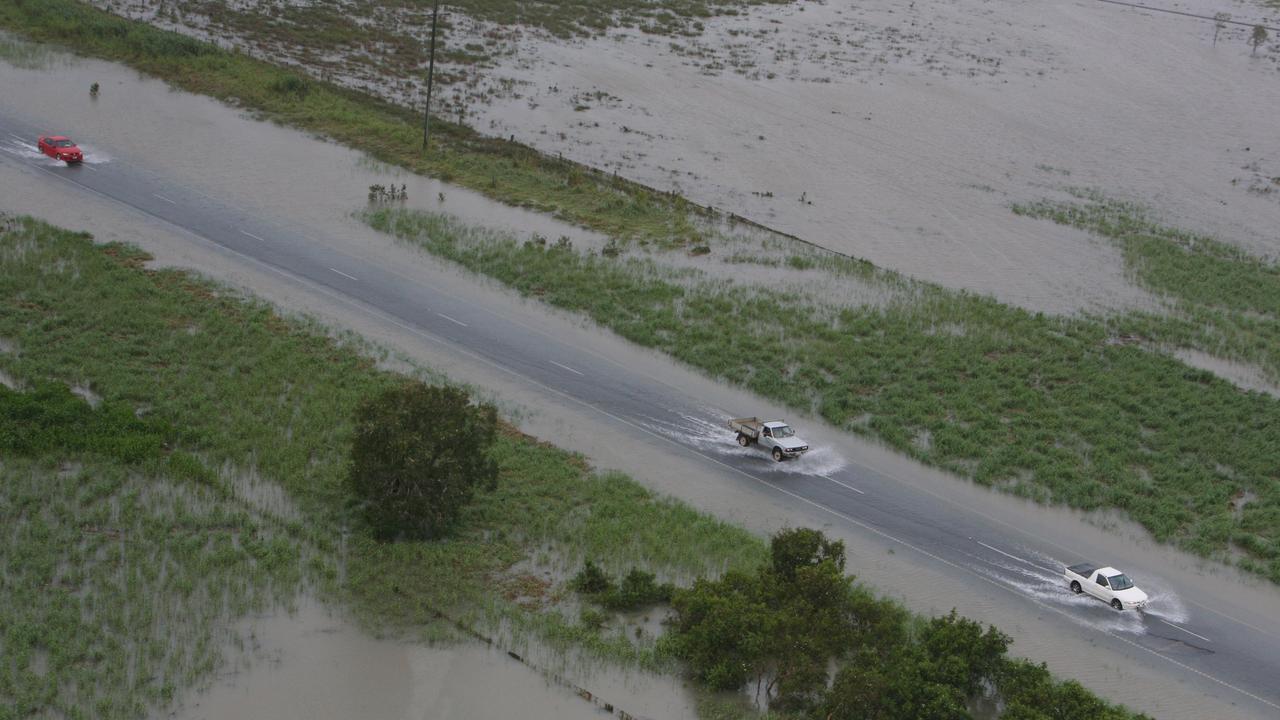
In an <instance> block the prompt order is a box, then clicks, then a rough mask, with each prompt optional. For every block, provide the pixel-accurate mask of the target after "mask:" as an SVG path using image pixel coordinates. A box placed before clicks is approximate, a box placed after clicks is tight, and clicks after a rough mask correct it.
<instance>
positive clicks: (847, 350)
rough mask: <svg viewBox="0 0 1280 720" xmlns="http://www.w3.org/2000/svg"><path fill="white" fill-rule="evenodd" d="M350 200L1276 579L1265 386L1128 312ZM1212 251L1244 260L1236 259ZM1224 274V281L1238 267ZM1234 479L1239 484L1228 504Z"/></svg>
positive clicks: (640, 327)
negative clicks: (759, 276) (1169, 344)
mask: <svg viewBox="0 0 1280 720" xmlns="http://www.w3.org/2000/svg"><path fill="white" fill-rule="evenodd" d="M364 217H365V219H366V221H367V222H369V223H370V224H371V225H372V226H373V227H375V228H378V229H380V230H384V231H387V232H390V233H393V234H395V235H396V236H398V237H400V238H403V239H405V240H407V241H410V242H413V243H417V244H419V245H421V246H422V247H424V248H425V249H427V250H428V251H430V252H432V253H434V254H437V255H440V256H442V257H446V258H448V259H450V260H453V261H455V262H458V263H460V264H461V265H463V266H465V267H467V268H469V269H471V270H473V271H475V272H477V273H481V274H484V275H487V276H490V277H494V278H497V279H498V280H500V281H502V282H504V283H507V284H508V285H510V286H512V287H514V288H516V289H518V290H519V291H521V292H522V293H525V294H528V295H537V296H540V297H541V298H542V299H543V300H545V301H546V302H548V303H550V304H552V305H555V306H557V307H561V308H564V309H567V310H571V311H575V312H580V313H583V314H585V315H587V316H589V317H591V318H592V319H593V320H595V321H596V322H598V323H600V324H601V325H603V326H605V327H608V328H611V329H613V330H615V331H616V332H618V333H619V334H620V335H622V336H623V337H626V338H627V339H629V340H632V341H634V342H636V343H639V344H641V345H645V346H648V347H654V348H657V349H660V350H662V351H664V352H666V353H669V354H670V355H672V356H673V357H675V358H677V359H679V360H681V361H683V362H686V363H688V364H690V365H692V366H694V367H697V368H700V369H702V370H704V371H706V372H707V373H709V374H710V375H712V376H713V377H717V378H721V379H725V380H728V381H731V382H735V383H738V384H740V385H743V386H745V387H747V388H749V389H751V390H752V391H755V392H758V393H760V394H762V395H764V396H766V397H770V398H774V399H776V400H779V401H781V402H784V403H787V404H789V405H791V406H793V407H797V408H802V409H811V410H812V411H814V412H815V413H818V414H820V415H821V416H822V417H824V418H825V419H827V420H828V421H830V422H832V423H833V424H835V425H837V426H841V427H844V428H847V429H849V430H852V431H855V432H860V433H864V434H867V435H870V436H873V437H876V438H879V439H881V440H883V441H885V442H887V443H888V444H890V445H891V446H893V447H895V448H898V449H900V450H902V451H903V452H905V453H907V454H909V455H911V456H913V457H916V458H919V459H921V460H923V461H925V462H929V463H932V464H935V465H938V466H941V467H944V468H947V469H949V470H952V471H955V472H958V473H960V474H963V475H966V476H969V477H972V478H974V479H975V480H976V481H978V482H980V483H983V484H986V485H992V486H996V487H999V488H1001V489H1004V490H1007V491H1010V492H1014V493H1018V494H1022V495H1026V496H1029V497H1033V498H1036V499H1038V500H1041V501H1046V502H1056V503H1064V504H1069V505H1071V506H1074V507H1079V508H1085V509H1096V508H1119V509H1121V510H1123V511H1125V512H1126V513H1128V514H1129V515H1131V516H1132V517H1133V518H1135V519H1136V520H1137V521H1139V522H1140V523H1142V524H1143V525H1144V526H1145V527H1147V528H1148V529H1149V530H1151V532H1152V533H1153V534H1154V535H1155V536H1156V537H1157V538H1158V539H1160V540H1162V541H1167V542H1173V543H1176V544H1177V545H1179V546H1180V547H1183V548H1186V549H1188V550H1191V551H1193V552H1196V553H1199V554H1201V555H1206V556H1214V557H1219V558H1223V559H1225V560H1228V561H1235V562H1237V563H1238V564H1240V565H1241V566H1242V567H1245V568H1247V569H1249V570H1251V571H1253V572H1257V573H1259V574H1261V575H1264V576H1266V577H1269V578H1270V579H1271V580H1273V581H1278V582H1280V547H1278V546H1277V541H1278V540H1280V521H1278V520H1280V481H1278V480H1277V475H1276V464H1275V462H1276V461H1275V457H1276V455H1275V449H1276V444H1275V443H1276V438H1275V433H1274V428H1276V427H1280V402H1277V401H1276V400H1275V399H1273V398H1270V397H1267V396H1265V395H1261V394H1257V393H1252V394H1248V393H1243V392H1240V391H1239V390H1237V389H1236V388H1235V387H1233V386H1232V385H1230V384H1229V383H1227V382H1226V381H1223V380H1220V379H1217V378H1215V377H1214V376H1213V375H1211V374H1210V373H1208V372H1205V371H1201V370H1196V369H1192V368H1189V367H1188V366H1186V365H1184V364H1183V363H1181V362H1179V361H1177V360H1175V359H1173V358H1171V357H1169V356H1166V355H1164V354H1161V353H1158V352H1152V351H1151V350H1149V349H1146V348H1144V347H1141V346H1137V345H1133V344H1128V343H1117V342H1115V339H1116V337H1115V335H1114V333H1115V332H1116V331H1115V329H1114V327H1113V326H1114V325H1116V324H1120V325H1123V324H1124V322H1125V321H1123V320H1120V321H1106V322H1104V321H1098V320H1092V319H1086V318H1057V317H1046V316H1043V315H1040V314H1032V313H1029V312H1026V311H1023V310H1020V309H1017V308H1012V307H1008V306H1005V305H1001V304H999V303H997V302H995V301H993V300H990V299H987V298H981V297H975V296H972V295H968V294H965V293H959V292H952V291H947V290H944V289H940V288H936V287H932V286H925V285H922V284H911V283H908V282H906V281H904V280H902V279H900V278H897V277H895V276H892V275H885V274H878V273H876V272H875V271H874V270H872V269H870V268H868V267H867V266H866V265H865V264H863V263H857V262H853V261H847V260H844V259H840V258H832V257H828V258H825V259H811V258H810V257H806V256H790V257H788V258H787V259H786V262H785V264H786V266H787V267H788V269H789V270H790V271H791V272H798V273H800V275H801V277H807V278H808V285H809V286H810V287H822V286H824V283H827V282H828V281H830V280H831V279H832V278H835V279H839V280H843V281H845V282H850V281H854V280H856V281H857V282H861V283H870V284H878V285H880V286H882V287H883V288H884V290H885V293H884V298H883V299H882V300H881V301H879V302H868V303H862V304H856V303H855V304H841V303H837V302H832V301H830V300H827V299H824V297H823V296H822V295H821V294H819V293H813V292H805V291H804V290H803V289H796V288H794V287H784V286H776V285H770V284H768V283H767V282H750V281H744V280H735V279H733V278H732V277H726V276H725V274H724V271H723V268H724V267H725V266H729V267H734V268H736V267H738V266H740V265H741V264H742V263H743V262H746V261H747V258H746V257H745V256H744V255H742V254H741V253H734V252H732V251H730V252H721V251H719V250H717V251H715V252H712V253H711V254H708V255H705V256H702V257H701V258H698V259H696V262H695V261H691V260H690V259H689V258H687V257H685V256H684V254H683V253H681V254H680V258H679V262H678V263H674V264H673V263H671V262H669V260H670V257H669V254H664V253H661V252H657V253H648V254H641V253H639V252H632V253H625V252H624V253H619V254H616V255H614V254H613V253H609V254H603V253H594V252H579V251H576V250H574V249H573V248H570V247H556V246H543V245H539V244H536V243H531V242H523V243H522V242H520V241H518V240H517V239H515V238H512V237H509V236H505V235H501V234H495V233H492V232H488V231H485V230H483V229H477V228H471V227H465V226H462V225H460V224H458V223H457V222H455V221H453V220H451V219H449V218H447V217H444V216H440V215H435V214H428V213H417V212H406V211H400V210H392V209H373V210H370V211H368V212H366V213H365V215H364ZM1205 261H1206V262H1210V263H1219V262H1223V261H1222V260H1221V259H1220V258H1218V257H1217V256H1216V255H1215V256H1212V257H1208V258H1206V259H1205ZM760 262H763V263H765V264H768V263H769V262H771V260H770V259H768V258H761V259H760ZM1188 262H1193V263H1194V262H1196V260H1195V259H1192V260H1189V261H1188ZM1214 267H1215V268H1217V269H1219V270H1221V271H1223V272H1232V273H1236V272H1237V271H1239V273H1244V274H1245V278H1255V275H1254V274H1250V273H1254V271H1253V270H1248V271H1246V270H1245V269H1244V268H1243V267H1237V266H1230V267H1227V268H1225V269H1222V268H1218V267H1217V266H1216V265H1215V266H1214ZM1203 270H1204V271H1205V272H1208V270H1207V269H1203ZM1190 272H1193V273H1195V272H1197V271H1196V270H1194V269H1193V270H1191V271H1190ZM1257 272H1261V271H1257ZM1239 273H1237V277H1236V278H1235V280H1236V281H1242V280H1243V279H1245V278H1241V277H1239V276H1238V275H1239ZM1169 282H1171V283H1172V284H1175V285H1176V280H1170V281H1169ZM803 284H804V283H801V285H803ZM1225 284H1226V285H1231V286H1233V287H1234V286H1235V285H1234V284H1233V282H1232V281H1230V280H1228V281H1226V282H1225ZM1205 292H1207V293H1210V294H1211V293H1212V290H1208V291H1205ZM1247 302H1253V301H1252V300H1250V301H1246V300H1244V299H1241V300H1240V303H1242V304H1247ZM1148 320H1149V321H1151V322H1154V320H1151V319H1148ZM1259 322H1261V321H1259ZM1246 496H1248V497H1251V498H1252V499H1251V501H1250V502H1247V503H1243V504H1234V503H1233V500H1237V499H1239V498H1242V497H1246Z"/></svg>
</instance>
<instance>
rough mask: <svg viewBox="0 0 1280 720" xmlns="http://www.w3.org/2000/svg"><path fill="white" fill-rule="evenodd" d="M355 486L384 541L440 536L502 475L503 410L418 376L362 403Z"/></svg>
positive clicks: (353, 467) (354, 451)
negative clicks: (498, 445)
mask: <svg viewBox="0 0 1280 720" xmlns="http://www.w3.org/2000/svg"><path fill="white" fill-rule="evenodd" d="M355 423H356V429H355V438H354V441H353V443H352V448H351V474H350V484H351V488H352V490H353V491H354V493H355V495H356V498H357V500H358V501H359V502H360V504H361V506H362V508H363V511H364V514H365V517H366V519H367V520H368V521H369V524H370V525H371V526H372V528H373V531H374V534H375V535H376V536H377V537H379V538H380V539H398V538H405V539H418V538H422V539H426V538H435V537H440V536H441V535H443V534H444V533H446V532H447V531H448V530H449V529H450V528H451V527H452V526H453V524H454V523H455V522H456V521H457V519H458V516H459V514H460V513H461V511H462V508H463V507H464V506H465V505H466V504H467V503H468V502H470V500H471V498H472V496H473V495H474V494H475V491H476V489H477V488H488V487H492V486H493V484H494V482H495V481H496V479H497V476H498V468H497V463H495V462H494V460H493V459H492V457H490V452H489V451H490V448H491V447H492V445H493V442H494V439H495V438H496V436H497V428H498V414H497V411H496V410H495V409H494V408H493V406H491V405H478V406H477V405H473V404H471V399H470V397H469V396H468V395H467V393H466V392H465V391H463V390H460V389H458V388H452V387H437V386H428V385H423V384H422V383H418V382H414V383H408V384H405V385H402V386H400V387H397V388H393V389H391V390H388V391H386V392H384V393H382V394H381V395H379V396H377V397H374V398H371V399H369V400H366V401H364V402H362V403H361V404H360V405H359V407H357V408H356V415H355Z"/></svg>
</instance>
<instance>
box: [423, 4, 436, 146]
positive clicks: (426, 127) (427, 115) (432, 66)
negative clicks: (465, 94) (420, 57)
mask: <svg viewBox="0 0 1280 720" xmlns="http://www.w3.org/2000/svg"><path fill="white" fill-rule="evenodd" d="M439 20H440V0H435V4H434V5H432V7H431V50H430V59H429V60H427V105H426V107H424V108H423V109H422V152H424V153H425V152H426V151H427V133H428V132H429V131H430V129H431V82H432V80H434V79H435V74H436V25H437V23H438V22H439Z"/></svg>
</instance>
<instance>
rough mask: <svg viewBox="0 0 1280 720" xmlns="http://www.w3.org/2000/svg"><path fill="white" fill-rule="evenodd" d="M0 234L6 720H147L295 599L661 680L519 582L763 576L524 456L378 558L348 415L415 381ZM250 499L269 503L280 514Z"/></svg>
mask: <svg viewBox="0 0 1280 720" xmlns="http://www.w3.org/2000/svg"><path fill="white" fill-rule="evenodd" d="M0 227H3V228H5V229H4V230H0V371H2V372H3V374H4V376H5V377H7V378H11V379H13V380H14V381H16V384H17V385H18V386H19V388H18V389H17V390H10V389H8V388H5V387H3V386H0V441H2V442H3V443H4V444H3V445H0V449H2V450H3V453H2V454H0V535H3V539H4V541H5V542H4V544H3V545H2V546H0V573H3V577H4V582H3V583H0V718H8V717H27V716H29V715H31V714H58V713H65V714H67V715H68V716H80V717H140V716H142V715H144V714H146V713H147V712H149V711H150V710H152V709H154V708H156V707H163V706H165V705H166V704H168V703H169V702H171V701H172V700H173V699H174V698H175V697H179V696H180V695H181V693H182V691H183V690H185V689H187V688H189V687H191V686H193V685H199V684H200V683H202V682H205V681H207V680H208V679H209V678H210V677H211V673H212V672H214V670H215V669H216V668H218V667H220V663H221V659H222V657H223V651H224V649H226V648H227V647H228V646H230V647H233V648H234V647H236V646H237V644H238V643H241V642H242V641H243V638H240V637H239V636H237V635H235V633H233V632H232V631H231V630H229V628H230V627H231V626H232V625H233V622H234V620H235V619H236V618H238V617H240V616H242V615H244V614H245V613H246V612H249V611H251V610H254V611H256V610H261V609H265V608H267V607H268V606H270V605H272V604H276V603H281V602H288V601H289V600H290V599H291V598H293V597H294V596H295V595H296V594H297V593H298V592H300V591H302V589H303V588H304V587H306V588H312V589H313V590H316V591H319V592H321V593H322V594H323V595H324V596H325V597H328V598H337V599H344V600H346V601H347V602H348V603H349V604H350V606H351V607H352V609H353V610H354V611H355V613H356V614H357V616H358V617H360V618H362V619H363V620H365V621H367V622H368V623H369V624H370V625H373V626H376V627H378V628H382V629H386V630H389V631H396V630H401V629H405V628H412V629H414V630H415V631H416V632H421V633H423V634H424V636H425V637H435V636H438V635H439V632H438V630H437V629H433V628H431V627H430V626H429V623H431V622H433V619H434V618H435V617H436V615H437V613H442V614H444V615H445V616H447V617H450V618H453V619H455V620H458V621H460V622H462V623H463V624H464V625H466V626H468V627H471V628H472V629H474V630H478V631H481V632H485V633H491V634H493V635H495V636H501V637H505V638H508V639H519V640H520V641H521V642H527V641H529V640H530V639H533V640H534V641H538V642H544V643H550V644H551V645H553V646H555V647H561V648H563V649H565V650H566V651H574V652H585V653H587V654H588V655H590V656H595V657H604V658H607V659H610V660H612V661H617V662H625V663H634V664H639V665H642V666H645V667H651V668H657V667H668V665H666V664H664V663H666V662H668V661H666V660H664V659H662V658H660V657H658V655H657V654H656V652H655V651H654V649H653V646H652V643H651V642H647V641H646V642H639V641H635V640H634V639H632V640H625V641H624V638H623V637H622V636H620V635H618V634H616V633H611V632H609V631H608V630H607V629H605V630H601V629H599V628H592V627H587V626H584V625H582V624H580V623H579V622H578V621H577V619H576V617H571V616H565V615H564V614H562V612H561V610H559V609H557V608H556V600H557V597H558V596H559V594H560V592H561V591H560V590H559V589H558V585H559V581H558V580H556V579H555V577H550V578H547V577H544V576H542V575H540V574H539V575H537V576H534V575H533V572H532V571H531V570H528V569H527V566H529V564H530V563H531V562H533V560H534V559H535V558H537V557H539V556H544V555H545V556H549V557H551V558H552V559H553V560H554V561H555V562H558V563H560V566H562V567H568V566H570V565H572V564H575V563H577V562H579V561H580V559H581V558H585V557H591V558H593V559H595V560H596V561H597V562H599V563H601V564H604V565H605V566H606V567H609V568H611V569H617V570H619V571H620V570H621V569H622V568H629V567H634V566H640V567H644V568H647V569H649V570H651V571H653V572H656V573H659V574H660V575H662V576H664V577H673V578H689V577H692V576H694V575H698V574H703V573H712V574H714V573H718V572H720V571H722V570H724V569H726V568H742V567H751V566H754V565H756V564H758V563H759V562H760V561H761V560H762V558H763V557H764V546H763V544H762V543H761V541H760V540H759V539H757V538H754V537H753V536H751V535H750V534H748V533H746V532H745V531H743V530H740V529H737V528H734V527H731V526H729V525H726V524H724V523H721V522H719V521H717V520H715V519H713V518H710V517H708V516H706V515H703V514H700V513H696V512H694V511H692V510H690V509H689V508H688V507H686V506H684V505H681V504H680V503H678V502H675V501H672V500H669V499H666V498H661V497H658V496H655V495H653V494H652V493H650V492H649V491H647V490H645V489H643V488H641V487H640V486H638V485H636V484H635V483H633V482H631V481H630V480H628V479H626V478H625V477H622V476H620V475H617V474H612V473H604V474H600V473H596V472H594V471H592V470H591V469H590V468H589V467H588V466H587V465H586V463H585V461H584V460H583V459H582V458H580V457H577V456H574V455H571V454H569V453H566V452H564V451H562V450H559V449H556V448H554V447H552V446H549V445H546V444H544V443H539V442H537V441H535V440H533V439H532V438H528V437H526V436H523V435H521V434H519V433H517V432H515V431H514V430H508V432H507V433H506V434H504V435H503V437H502V438H501V440H500V442H499V443H498V446H497V449H496V454H497V459H498V460H499V464H500V468H501V478H500V481H499V483H498V487H497V489H496V490H495V491H493V492H492V493H489V494H486V495H484V496H483V497H481V498H480V499H479V500H478V501H477V502H476V503H475V504H474V505H473V506H472V507H471V508H470V509H469V510H468V513H467V515H466V518H465V521H464V523H463V524H462V527H461V530H460V532H459V534H458V535H457V536H456V537H454V538H453V539H451V540H448V541H444V542H438V543H393V544H382V543H376V542H373V541H372V540H371V539H369V538H368V537H367V535H366V534H365V533H364V532H363V531H362V530H361V528H360V526H359V524H358V521H355V520H353V519H352V516H351V514H350V512H349V507H348V504H347V502H348V501H347V496H346V494H345V492H344V491H343V489H342V480H343V477H344V473H345V469H346V453H347V448H348V446H349V436H350V432H351V428H350V418H351V414H352V409H353V408H354V407H355V405H356V403H357V402H358V400H359V399H360V398H362V397H365V396H367V395H369V394H371V393H376V392H378V391H379V390H380V389H382V388H385V387H387V386H388V385H389V384H391V383H396V382H401V381H402V380H403V378H402V376H398V375H394V374H392V373H388V372H384V371H380V370H378V369H376V367H375V362H374V359H373V357H371V355H372V354H373V353H374V351H373V349H371V348H368V347H366V346H363V345H361V344H359V343H358V342H357V341H355V340H353V339H349V338H347V339H343V338H339V339H334V338H332V337H330V336H329V335H327V334H326V333H325V332H324V331H323V329H322V328H320V327H318V326H315V325H313V324H311V323H310V322H308V321H305V320H299V319H282V318H281V317H279V316H277V315H276V314H274V313H273V312H272V311H271V310H270V309H269V308H268V307H266V306H264V305H262V304H260V303H256V302H253V301H250V300H246V299H244V298H243V297H240V296H239V295H237V294H236V293H234V292H232V291H229V290H227V289H225V288H222V287H219V286H217V285H214V284H211V283H208V282H205V281H203V280H200V279H197V278H195V277H192V276H191V275H188V274H185V273H181V272H176V271H167V270H160V271H151V270H146V269H144V263H145V261H146V256H145V255H143V254H142V253H140V252H139V251H137V250H135V249H133V248H130V247H127V246H124V245H118V244H110V245H105V246H95V245H94V244H93V243H92V241H91V240H90V238H89V237H88V236H87V235H85V234H80V233H71V232H66V231H62V230H58V229H56V228H52V227H50V226H48V225H45V224H43V223H39V222H37V221H34V220H30V219H25V218H24V219H19V220H17V221H11V220H9V219H7V218H5V219H4V222H3V223H0ZM72 385H76V386H88V387H91V388H92V389H93V391H94V392H95V393H96V394H97V395H99V396H101V398H102V399H101V403H100V404H99V405H98V407H96V408H94V407H91V406H90V405H88V404H87V403H85V402H84V401H83V400H81V399H80V398H76V397H73V396H71V395H70V391H69V390H68V387H70V386H72ZM36 428H38V429H39V431H35V430H34V429H36ZM19 430H20V432H19ZM104 438H106V439H104ZM239 474H251V475H253V476H254V477H258V478H260V480H259V483H260V487H259V490H265V489H268V488H275V487H282V488H283V489H284V490H285V491H286V493H287V497H288V500H289V506H290V511H288V512H285V511H283V510H280V508H279V507H278V504H277V503H271V502H265V501H264V500H263V497H260V496H259V494H258V491H255V489H254V487H253V486H252V485H247V484H246V483H244V482H238V481H237V477H236V476H237V475H239ZM264 494H265V495H267V496H268V497H269V493H264ZM353 528H354V529H353ZM521 568H526V569H521ZM519 587H524V588H526V589H525V590H522V591H521V592H515V590H514V589H515V588H519ZM77 713H79V715H77Z"/></svg>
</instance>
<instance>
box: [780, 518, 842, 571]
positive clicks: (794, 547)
mask: <svg viewBox="0 0 1280 720" xmlns="http://www.w3.org/2000/svg"><path fill="white" fill-rule="evenodd" d="M769 555H770V558H771V560H772V567H773V571H774V572H775V573H777V574H778V576H779V577H781V578H782V579H784V580H787V581H790V580H794V579H795V576H796V571H797V570H799V569H800V568H802V567H807V566H813V565H820V564H822V563H823V562H824V561H827V560H830V561H831V562H832V563H833V564H834V565H835V567H836V569H837V570H841V571H843V570H844V543H843V542H841V541H839V540H828V539H827V536H826V535H823V534H822V533H821V532H819V531H817V530H813V529H810V528H794V529H783V530H779V531H778V532H776V533H774V535H773V538H772V539H771V540H770V542H769Z"/></svg>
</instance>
